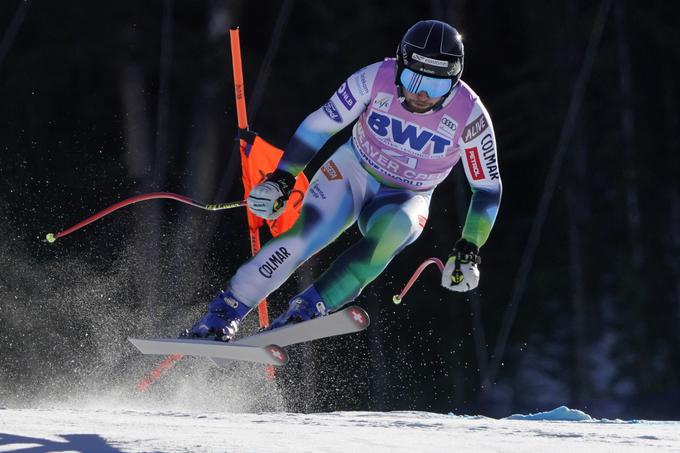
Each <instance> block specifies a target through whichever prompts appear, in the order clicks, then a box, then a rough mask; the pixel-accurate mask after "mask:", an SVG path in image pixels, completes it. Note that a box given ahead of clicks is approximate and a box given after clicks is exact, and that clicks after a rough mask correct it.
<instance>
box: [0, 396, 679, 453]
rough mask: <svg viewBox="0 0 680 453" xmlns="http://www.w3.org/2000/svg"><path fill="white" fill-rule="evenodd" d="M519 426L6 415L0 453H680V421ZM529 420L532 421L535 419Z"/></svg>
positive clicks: (296, 417) (483, 421)
mask: <svg viewBox="0 0 680 453" xmlns="http://www.w3.org/2000/svg"><path fill="white" fill-rule="evenodd" d="M576 412H580V411H572V410H570V409H568V408H564V407H563V408H557V409H555V410H554V411H550V412H544V413H543V415H542V416H541V415H539V414H532V415H533V416H532V417H528V416H527V417H526V419H523V420H519V419H516V416H512V417H508V418H505V419H500V420H497V419H492V418H487V417H482V416H465V415H453V414H448V415H447V414H435V413H429V412H331V413H320V414H293V413H285V412H267V413H228V412H222V411H220V410H219V408H215V411H211V412H207V411H206V412H178V411H163V410H139V409H135V410H130V409H124V408H101V407H100V408H96V407H95V408H87V407H80V408H76V407H71V408H63V407H46V408H41V409H36V408H33V409H13V408H4V409H0V452H6V451H16V450H21V449H26V450H24V451H31V452H49V451H61V452H63V451H69V452H70V451H74V452H88V453H89V452H150V451H154V452H158V451H159V452H187V451H191V452H199V451H200V452H229V453H233V452H239V453H241V452H243V453H246V452H250V453H259V452H296V453H298V452H310V453H311V452H314V453H319V452H327V453H335V452H337V453H348V452H371V453H380V452H385V453H387V452H409V453H414V452H449V451H463V452H476V453H478V452H479V453H483V452H513V453H518V452H525V451H526V452H573V451H587V452H589V453H591V452H595V453H599V452H617V453H618V452H624V453H625V452H640V451H654V452H680V422H661V421H659V422H657V421H633V422H624V421H620V420H616V421H609V420H596V419H592V418H590V416H588V415H587V414H584V413H583V412H580V413H581V414H583V415H584V416H585V417H584V418H583V419H582V420H581V421H562V419H561V418H560V417H566V418H567V419H569V420H571V419H572V418H573V416H574V414H575V413H576ZM529 418H531V419H529Z"/></svg>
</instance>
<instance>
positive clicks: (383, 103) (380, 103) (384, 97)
mask: <svg viewBox="0 0 680 453" xmlns="http://www.w3.org/2000/svg"><path fill="white" fill-rule="evenodd" d="M392 99H394V96H392V95H391V94H389V93H385V92H382V91H380V92H378V95H377V96H376V97H375V99H374V100H373V107H374V108H376V109H378V110H381V111H383V112H387V111H388V110H389V109H390V106H391V105H392Z"/></svg>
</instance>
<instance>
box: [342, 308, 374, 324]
mask: <svg viewBox="0 0 680 453" xmlns="http://www.w3.org/2000/svg"><path fill="white" fill-rule="evenodd" d="M345 313H347V317H348V318H349V319H350V320H352V322H353V323H354V324H355V325H356V326H357V327H358V328H361V329H362V330H363V329H365V328H367V327H368V326H369V324H371V319H370V318H369V317H368V313H366V311H365V310H364V309H363V308H359V307H356V306H352V307H349V308H348V309H347V310H345Z"/></svg>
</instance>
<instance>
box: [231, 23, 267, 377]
mask: <svg viewBox="0 0 680 453" xmlns="http://www.w3.org/2000/svg"><path fill="white" fill-rule="evenodd" d="M229 41H230V44H231V67H232V72H233V74H234V95H235V98H236V116H237V119H238V128H239V136H241V137H243V133H244V132H246V131H248V115H247V113H246V94H245V85H244V83H243V64H242V62H241V40H240V37H239V28H238V26H233V27H231V28H230V29H229ZM246 146H248V144H247V143H246V141H245V140H244V139H243V138H241V139H240V148H241V151H242V152H241V159H243V158H244V155H243V150H244V148H245V147H246ZM244 175H246V173H244ZM245 177H247V176H245ZM253 183H256V182H255V181H251V184H249V186H250V187H252V184H253ZM244 187H245V185H244ZM246 189H247V188H246ZM245 195H246V196H247V195H248V194H245ZM261 224H262V223H261V222H260V223H259V224H258V223H256V221H255V219H254V217H253V216H252V215H248V230H249V236H250V252H251V254H252V255H253V256H255V254H257V252H259V251H260V225H261ZM257 314H258V318H259V321H260V327H261V328H263V327H267V326H269V312H268V310H267V300H266V299H263V300H262V301H260V303H259V304H258V306H257ZM267 376H268V377H269V378H270V379H273V378H274V367H273V366H271V365H269V366H267Z"/></svg>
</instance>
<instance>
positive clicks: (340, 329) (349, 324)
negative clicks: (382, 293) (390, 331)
mask: <svg viewBox="0 0 680 453" xmlns="http://www.w3.org/2000/svg"><path fill="white" fill-rule="evenodd" d="M369 324H370V319H369V317H368V313H366V312H365V311H364V310H363V309H362V308H359V307H357V306H354V305H353V306H350V307H347V308H345V309H342V310H340V311H336V312H335V313H331V314H330V315H328V316H321V317H319V318H314V319H310V320H309V321H304V322H300V323H297V324H290V325H287V326H283V327H279V328H278V329H273V330H265V331H263V332H259V333H256V334H254V335H250V336H247V337H243V338H240V339H238V340H235V341H234V342H233V343H231V344H234V345H248V346H264V345H268V344H277V345H279V346H290V345H292V344H297V343H305V342H307V341H313V340H320V339H322V338H328V337H335V336H338V335H345V334H349V333H354V332H360V331H362V330H364V329H366V328H367V327H368V325H369Z"/></svg>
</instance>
